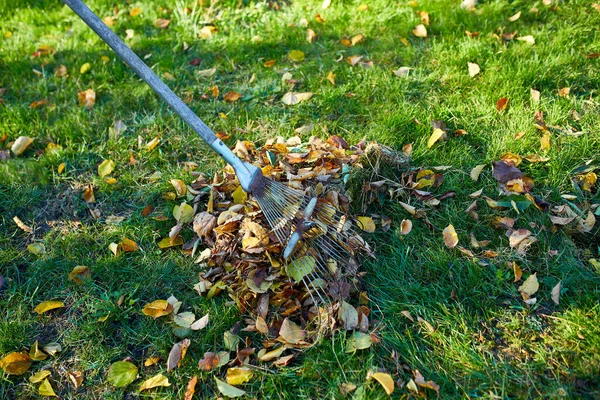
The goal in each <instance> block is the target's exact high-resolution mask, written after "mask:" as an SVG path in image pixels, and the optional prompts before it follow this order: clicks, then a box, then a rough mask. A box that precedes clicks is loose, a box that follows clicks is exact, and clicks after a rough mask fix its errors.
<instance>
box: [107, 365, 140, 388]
mask: <svg viewBox="0 0 600 400" xmlns="http://www.w3.org/2000/svg"><path fill="white" fill-rule="evenodd" d="M137 373H138V369H137V367H136V366H135V365H133V364H132V363H130V362H129V361H117V362H116V363H113V364H112V365H111V366H110V368H109V369H108V376H107V380H108V381H109V382H110V383H111V384H112V385H113V386H116V387H125V386H127V385H129V384H130V383H131V382H133V381H135V380H136V378H137Z"/></svg>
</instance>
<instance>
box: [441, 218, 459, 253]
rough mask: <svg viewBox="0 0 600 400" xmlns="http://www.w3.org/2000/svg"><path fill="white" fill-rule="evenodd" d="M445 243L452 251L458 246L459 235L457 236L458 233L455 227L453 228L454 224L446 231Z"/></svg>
mask: <svg viewBox="0 0 600 400" xmlns="http://www.w3.org/2000/svg"><path fill="white" fill-rule="evenodd" d="M444 243H445V244H446V246H447V247H449V248H451V249H453V248H455V247H456V245H457V244H458V235H457V234H456V231H455V230H454V226H452V224H450V225H448V226H447V227H446V228H445V229H444Z"/></svg>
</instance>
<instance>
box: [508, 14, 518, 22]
mask: <svg viewBox="0 0 600 400" xmlns="http://www.w3.org/2000/svg"><path fill="white" fill-rule="evenodd" d="M519 18H521V11H519V12H518V13H516V14H515V15H513V16H512V17H508V20H509V21H510V22H515V21H516V20H518V19H519Z"/></svg>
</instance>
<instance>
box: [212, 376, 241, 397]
mask: <svg viewBox="0 0 600 400" xmlns="http://www.w3.org/2000/svg"><path fill="white" fill-rule="evenodd" d="M215 382H217V388H218V389H219V392H221V394H222V395H224V396H227V397H241V396H243V395H245V394H246V392H244V391H243V390H242V389H238V388H236V387H234V386H231V385H230V384H228V383H225V382H223V381H222V380H220V379H219V378H217V377H216V376H215Z"/></svg>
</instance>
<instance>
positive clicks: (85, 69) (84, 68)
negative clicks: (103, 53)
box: [79, 63, 92, 74]
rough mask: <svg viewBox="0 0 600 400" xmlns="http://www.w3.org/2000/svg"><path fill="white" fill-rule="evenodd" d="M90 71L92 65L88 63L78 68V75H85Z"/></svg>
mask: <svg viewBox="0 0 600 400" xmlns="http://www.w3.org/2000/svg"><path fill="white" fill-rule="evenodd" d="M90 69H92V64H90V63H85V64H83V65H82V66H81V67H80V68H79V73H80V74H85V73H86V72H88V71H89V70H90Z"/></svg>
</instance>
